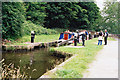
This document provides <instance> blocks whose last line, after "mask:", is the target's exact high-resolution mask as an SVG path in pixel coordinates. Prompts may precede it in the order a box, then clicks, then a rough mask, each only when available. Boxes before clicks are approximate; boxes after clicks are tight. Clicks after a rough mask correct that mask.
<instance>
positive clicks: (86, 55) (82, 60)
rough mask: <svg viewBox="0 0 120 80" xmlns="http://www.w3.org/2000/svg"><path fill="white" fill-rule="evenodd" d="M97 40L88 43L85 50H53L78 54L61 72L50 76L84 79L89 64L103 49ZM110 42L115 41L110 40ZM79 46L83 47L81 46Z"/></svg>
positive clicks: (62, 48)
mask: <svg viewBox="0 0 120 80" xmlns="http://www.w3.org/2000/svg"><path fill="white" fill-rule="evenodd" d="M97 40H98V39H93V40H88V41H86V46H85V47H83V48H67V47H59V48H52V50H53V49H54V50H57V51H62V52H67V53H72V54H77V56H76V57H75V58H73V59H72V60H71V61H70V62H68V63H66V64H65V65H64V66H63V68H62V69H61V70H57V71H56V72H55V73H53V74H49V75H50V76H51V77H53V78H82V77H83V72H84V71H85V70H86V69H87V68H88V64H89V63H91V62H92V61H93V60H94V59H95V56H96V54H97V52H98V51H100V50H101V49H102V48H103V45H102V46H98V45H97V44H96V43H97ZM108 40H115V39H113V38H109V39H108ZM78 45H79V46H81V44H78Z"/></svg>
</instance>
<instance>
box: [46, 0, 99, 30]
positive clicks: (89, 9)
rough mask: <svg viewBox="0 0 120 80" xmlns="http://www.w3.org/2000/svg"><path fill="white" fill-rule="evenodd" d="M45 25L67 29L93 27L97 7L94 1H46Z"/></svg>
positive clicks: (97, 16)
mask: <svg viewBox="0 0 120 80" xmlns="http://www.w3.org/2000/svg"><path fill="white" fill-rule="evenodd" d="M46 13H47V17H46V18H45V21H46V22H45V27H49V28H56V27H57V28H67V29H72V30H73V29H93V28H94V27H93V26H92V25H93V23H95V20H96V19H98V18H99V16H100V12H99V8H98V7H97V5H96V4H95V3H94V2H88V3H86V2H56V3H52V2H50V3H47V8H46Z"/></svg>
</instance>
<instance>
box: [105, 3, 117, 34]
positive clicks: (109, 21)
mask: <svg viewBox="0 0 120 80" xmlns="http://www.w3.org/2000/svg"><path fill="white" fill-rule="evenodd" d="M118 5H119V3H118V2H106V3H105V7H104V9H103V14H104V20H103V22H104V25H103V26H104V29H107V30H108V31H109V32H110V33H115V34H118V33H119V32H118V30H119V28H118V13H119V12H118V10H119V9H118Z"/></svg>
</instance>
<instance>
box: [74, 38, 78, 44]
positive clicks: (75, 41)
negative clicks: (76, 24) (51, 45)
mask: <svg viewBox="0 0 120 80" xmlns="http://www.w3.org/2000/svg"><path fill="white" fill-rule="evenodd" d="M74 46H77V37H76V36H75V38H74Z"/></svg>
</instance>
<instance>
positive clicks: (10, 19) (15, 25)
mask: <svg viewBox="0 0 120 80" xmlns="http://www.w3.org/2000/svg"><path fill="white" fill-rule="evenodd" d="M24 10H25V8H24V5H23V3H22V2H3V4H2V14H3V16H2V22H3V25H2V38H4V39H6V38H18V37H20V36H22V33H21V25H22V23H23V22H24V20H25V17H24Z"/></svg>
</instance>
